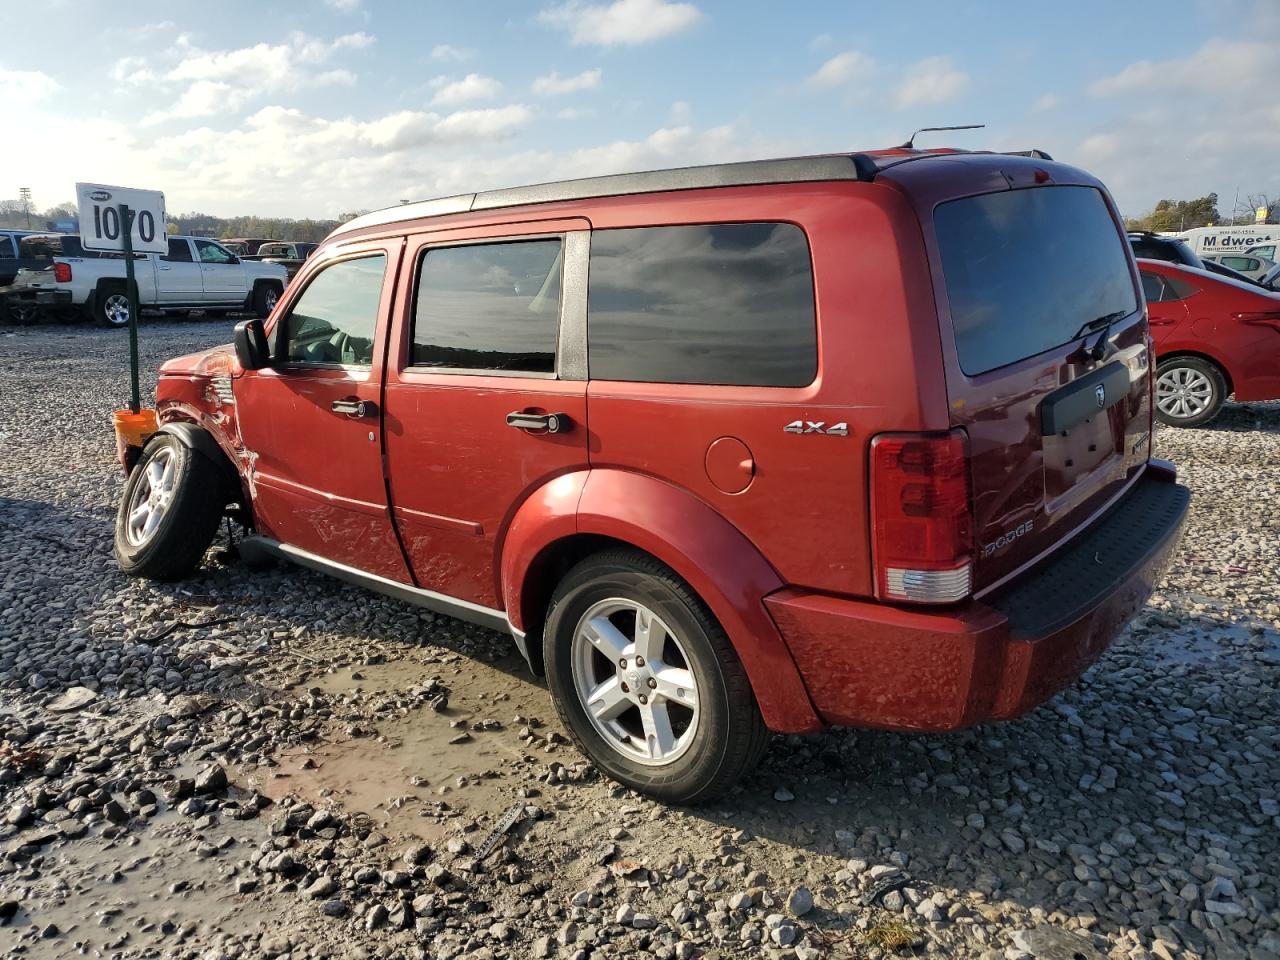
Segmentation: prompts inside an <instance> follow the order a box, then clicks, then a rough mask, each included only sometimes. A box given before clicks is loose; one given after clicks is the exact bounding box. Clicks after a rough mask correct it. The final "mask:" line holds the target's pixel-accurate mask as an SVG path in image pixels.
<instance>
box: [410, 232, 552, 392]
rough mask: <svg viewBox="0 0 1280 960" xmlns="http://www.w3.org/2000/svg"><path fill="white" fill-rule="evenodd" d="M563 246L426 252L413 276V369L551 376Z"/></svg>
mask: <svg viewBox="0 0 1280 960" xmlns="http://www.w3.org/2000/svg"><path fill="white" fill-rule="evenodd" d="M563 243H564V241H562V240H561V239H560V238H559V237H555V238H554V239H547V240H520V241H513V242H510V243H486V244H479V245H476V246H471V247H437V248H436V249H434V250H428V251H427V252H426V253H425V254H424V255H423V258H422V261H421V267H420V268H419V270H418V296H417V304H416V307H415V310H414V322H413V363H414V364H415V365H417V366H424V367H451V368H455V369H466V370H517V371H521V372H526V373H553V372H555V368H556V338H557V336H558V334H559V330H560V274H561V265H562V261H563V259H564V257H563V253H562V247H563Z"/></svg>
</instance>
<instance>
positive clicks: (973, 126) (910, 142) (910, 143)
mask: <svg viewBox="0 0 1280 960" xmlns="http://www.w3.org/2000/svg"><path fill="white" fill-rule="evenodd" d="M985 126H986V124H985V123H966V124H964V125H963V126H959V127H921V128H920V129H919V130H917V131H916V132H915V133H913V134H912V135H911V136H910V137H908V138H907V142H906V143H904V144H902V145H901V146H899V147H898V148H897V149H899V150H914V149H915V147H916V142H915V141H916V137H918V136H920V134H922V133H937V132H939V131H941V130H981V129H983V128H984V127H985Z"/></svg>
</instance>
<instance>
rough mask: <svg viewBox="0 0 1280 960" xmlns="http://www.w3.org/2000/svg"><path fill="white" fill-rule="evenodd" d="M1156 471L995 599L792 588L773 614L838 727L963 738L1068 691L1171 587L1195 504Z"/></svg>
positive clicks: (1155, 466)
mask: <svg viewBox="0 0 1280 960" xmlns="http://www.w3.org/2000/svg"><path fill="white" fill-rule="evenodd" d="M1174 480H1175V476H1174V473H1173V471H1172V468H1170V467H1166V466H1165V465H1163V464H1160V463H1155V462H1153V463H1152V465H1151V466H1150V467H1149V468H1148V469H1147V471H1146V472H1145V473H1144V474H1143V476H1142V478H1141V479H1139V480H1138V482H1137V483H1136V484H1135V485H1134V486H1133V488H1132V489H1130V490H1129V491H1128V492H1127V493H1126V494H1125V496H1124V497H1123V498H1122V499H1121V500H1120V501H1119V502H1118V503H1116V504H1115V505H1114V506H1112V507H1111V509H1110V510H1108V511H1107V513H1106V514H1105V515H1103V516H1102V517H1101V518H1099V519H1098V521H1097V522H1096V523H1095V524H1094V525H1093V526H1092V527H1090V528H1089V529H1088V530H1086V531H1084V532H1083V533H1082V534H1080V535H1079V536H1077V537H1076V538H1075V539H1074V540H1072V541H1071V542H1070V543H1069V544H1068V545H1067V546H1066V547H1064V548H1063V549H1062V550H1060V551H1059V552H1058V553H1056V554H1055V555H1053V556H1052V557H1050V558H1049V559H1048V560H1047V561H1045V562H1044V563H1042V564H1041V565H1040V566H1039V567H1037V568H1035V569H1034V570H1032V571H1030V572H1029V573H1028V574H1026V575H1024V576H1022V577H1020V578H1019V579H1018V580H1016V581H1015V582H1014V583H1012V584H1010V585H1008V586H1007V587H1005V588H1002V589H1001V590H1000V591H998V592H997V593H996V594H994V595H988V596H984V597H983V598H982V599H981V600H971V601H969V602H967V603H965V604H962V605H959V606H958V607H954V608H951V609H948V610H945V611H932V610H929V611H926V610H920V609H905V608H901V607H893V606H888V605H885V604H878V603H869V602H864V601H857V600H848V599H844V598H839V597H831V596H826V595H821V594H813V593H807V592H803V591H798V590H794V589H785V590H781V591H779V592H777V593H774V594H771V595H770V596H768V597H766V598H765V601H764V602H765V606H766V607H767V608H768V610H769V613H770V614H771V615H772V616H773V618H774V621H775V622H776V623H777V625H778V629H779V630H780V632H781V633H782V635H783V637H784V638H785V639H786V641H787V644H788V646H789V647H790V648H791V652H792V655H793V656H794V657H795V660H796V664H797V665H798V666H799V668H800V673H801V676H802V677H803V678H804V681H805V684H806V686H807V687H808V690H809V694H810V696H811V698H812V699H813V702H814V704H815V706H816V707H817V709H818V712H819V714H820V715H821V716H822V718H823V719H824V720H825V721H826V722H827V723H832V724H842V725H848V726H860V727H884V728H889V729H899V730H955V729H959V728H962V727H967V726H970V725H972V724H975V723H981V722H983V721H986V720H1001V719H1008V718H1010V717H1016V716H1018V715H1019V714H1022V713H1025V712H1026V711H1028V710H1030V709H1031V708H1032V707H1035V706H1037V705H1038V704H1041V703H1043V702H1044V701H1045V700H1047V699H1049V698H1050V697H1052V696H1053V695H1054V694H1056V693H1057V692H1058V691H1060V690H1062V689H1063V688H1064V687H1067V686H1069V685H1070V684H1072V683H1073V682H1075V680H1076V679H1078V678H1079V676H1080V675H1081V674H1082V673H1083V672H1084V671H1085V670H1086V669H1087V668H1088V667H1089V666H1090V665H1091V664H1092V663H1093V662H1094V661H1095V660H1097V658H1098V657H1099V656H1100V655H1101V654H1102V652H1103V651H1104V650H1105V649H1106V648H1107V646H1108V644H1110V642H1111V640H1112V638H1113V637H1114V636H1115V635H1116V634H1117V633H1118V632H1119V631H1120V630H1121V628H1122V627H1123V626H1124V625H1125V624H1126V623H1127V622H1128V621H1129V620H1130V619H1131V618H1132V617H1133V615H1134V614H1135V613H1136V612H1137V611H1138V610H1139V609H1140V608H1141V607H1142V605H1143V604H1144V603H1146V601H1147V598H1148V597H1149V596H1150V595H1151V592H1152V591H1153V590H1154V589H1155V587H1156V585H1157V584H1158V583H1159V582H1160V579H1161V577H1162V576H1163V575H1164V571H1165V569H1166V568H1167V567H1168V565H1169V563H1170V561H1171V559H1172V556H1173V552H1174V550H1175V549H1176V547H1177V545H1178V541H1179V539H1180V537H1181V534H1182V528H1183V524H1184V523H1185V521H1186V516H1187V507H1188V503H1189V501H1190V494H1189V493H1188V491H1187V489H1186V487H1183V486H1180V485H1178V484H1177V483H1175V482H1174Z"/></svg>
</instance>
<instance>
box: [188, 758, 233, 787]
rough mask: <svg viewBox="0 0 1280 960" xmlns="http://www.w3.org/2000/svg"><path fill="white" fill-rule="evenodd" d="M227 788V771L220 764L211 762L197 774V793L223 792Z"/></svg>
mask: <svg viewBox="0 0 1280 960" xmlns="http://www.w3.org/2000/svg"><path fill="white" fill-rule="evenodd" d="M225 789H227V771H225V770H223V769H222V767H221V766H219V765H218V764H216V763H215V764H210V765H209V766H207V767H205V768H204V769H203V770H201V771H200V773H198V774H197V775H196V780H195V791H196V793H205V794H209V793H221V792H222V791H223V790H225Z"/></svg>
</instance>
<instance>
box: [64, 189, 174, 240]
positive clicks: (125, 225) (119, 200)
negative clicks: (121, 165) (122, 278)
mask: <svg viewBox="0 0 1280 960" xmlns="http://www.w3.org/2000/svg"><path fill="white" fill-rule="evenodd" d="M76 207H77V209H78V210H79V213H80V243H81V245H82V246H83V247H84V248H85V249H86V250H101V251H113V252H117V253H118V252H122V251H123V250H124V248H125V241H126V240H128V241H129V246H131V247H132V248H133V252H134V253H165V252H166V251H167V250H168V242H169V241H168V221H167V220H166V218H165V212H164V194H163V193H161V192H160V191H159V190H137V189H134V188H131V187H113V186H108V185H107V184H103V183H77V184H76ZM122 208H123V209H122Z"/></svg>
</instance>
